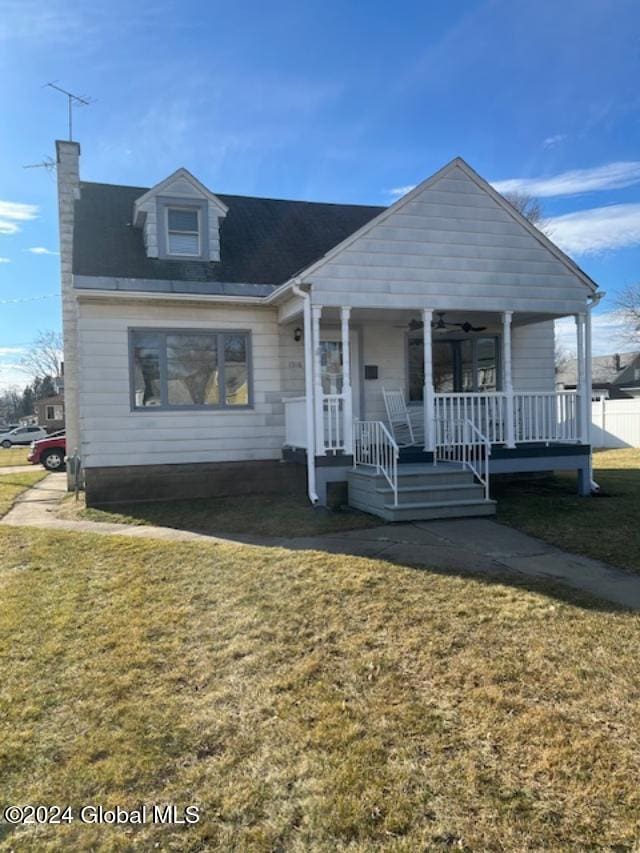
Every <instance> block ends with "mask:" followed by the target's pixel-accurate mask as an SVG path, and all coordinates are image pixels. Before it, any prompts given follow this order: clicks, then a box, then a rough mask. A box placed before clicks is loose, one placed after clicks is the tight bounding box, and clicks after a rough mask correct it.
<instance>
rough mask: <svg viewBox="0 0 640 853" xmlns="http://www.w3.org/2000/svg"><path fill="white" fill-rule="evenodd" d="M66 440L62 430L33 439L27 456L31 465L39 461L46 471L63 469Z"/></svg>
mask: <svg viewBox="0 0 640 853" xmlns="http://www.w3.org/2000/svg"><path fill="white" fill-rule="evenodd" d="M66 453H67V441H66V438H65V434H64V433H63V432H56V433H54V434H53V435H50V436H48V437H47V438H41V439H40V441H34V442H33V444H32V445H31V452H30V453H29V455H28V456H27V459H28V460H29V462H31V464H32V465H37V464H38V463H40V464H41V465H44V467H45V468H46V469H47V471H64V469H65V461H64V458H65V456H66Z"/></svg>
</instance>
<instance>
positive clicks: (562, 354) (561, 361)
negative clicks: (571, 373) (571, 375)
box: [555, 341, 573, 376]
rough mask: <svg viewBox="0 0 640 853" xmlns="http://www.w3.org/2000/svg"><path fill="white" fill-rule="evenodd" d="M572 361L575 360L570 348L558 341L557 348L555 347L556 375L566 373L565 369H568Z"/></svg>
mask: <svg viewBox="0 0 640 853" xmlns="http://www.w3.org/2000/svg"><path fill="white" fill-rule="evenodd" d="M571 361H573V358H572V356H571V353H570V352H569V350H568V349H567V348H566V347H565V346H564V344H561V343H559V342H558V341H556V348H555V364H556V376H559V375H560V374H561V373H564V371H565V370H566V369H567V367H568V366H569V364H570V362H571Z"/></svg>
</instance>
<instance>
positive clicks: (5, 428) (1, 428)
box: [0, 424, 20, 440]
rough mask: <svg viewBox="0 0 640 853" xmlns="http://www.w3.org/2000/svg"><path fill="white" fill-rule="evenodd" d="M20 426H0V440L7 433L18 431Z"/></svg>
mask: <svg viewBox="0 0 640 853" xmlns="http://www.w3.org/2000/svg"><path fill="white" fill-rule="evenodd" d="M19 426H20V424H5V425H4V426H0V440H1V439H2V438H3V437H4V436H5V435H6V434H7V433H8V432H11V431H12V430H14V429H18V427H19Z"/></svg>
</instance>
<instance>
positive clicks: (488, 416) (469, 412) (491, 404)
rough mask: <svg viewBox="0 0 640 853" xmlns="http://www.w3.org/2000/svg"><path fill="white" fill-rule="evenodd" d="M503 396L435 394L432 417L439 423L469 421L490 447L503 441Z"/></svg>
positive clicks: (494, 392)
mask: <svg viewBox="0 0 640 853" xmlns="http://www.w3.org/2000/svg"><path fill="white" fill-rule="evenodd" d="M506 406H507V395H506V394H505V393H503V392H502V391H485V392H483V393H478V394H473V393H466V394H436V395H435V401H434V409H435V411H434V417H435V421H436V424H437V423H441V422H443V421H464V420H468V421H471V423H472V424H474V426H476V427H477V429H479V430H480V432H481V433H482V434H483V435H486V437H487V438H488V440H489V441H490V442H491V443H492V444H503V443H504V442H505V441H506V437H507V435H506Z"/></svg>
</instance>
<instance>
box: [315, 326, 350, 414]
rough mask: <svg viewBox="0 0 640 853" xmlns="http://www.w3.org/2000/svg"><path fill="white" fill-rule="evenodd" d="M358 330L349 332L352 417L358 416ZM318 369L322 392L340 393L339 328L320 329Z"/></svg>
mask: <svg viewBox="0 0 640 853" xmlns="http://www.w3.org/2000/svg"><path fill="white" fill-rule="evenodd" d="M358 344H359V341H358V332H357V331H354V330H353V329H352V330H351V331H350V334H349V349H350V350H351V394H352V398H353V403H352V405H353V417H354V418H359V417H360V351H359V348H358ZM320 371H321V377H322V391H323V393H324V394H342V376H343V367H342V340H341V334H340V329H321V330H320Z"/></svg>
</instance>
